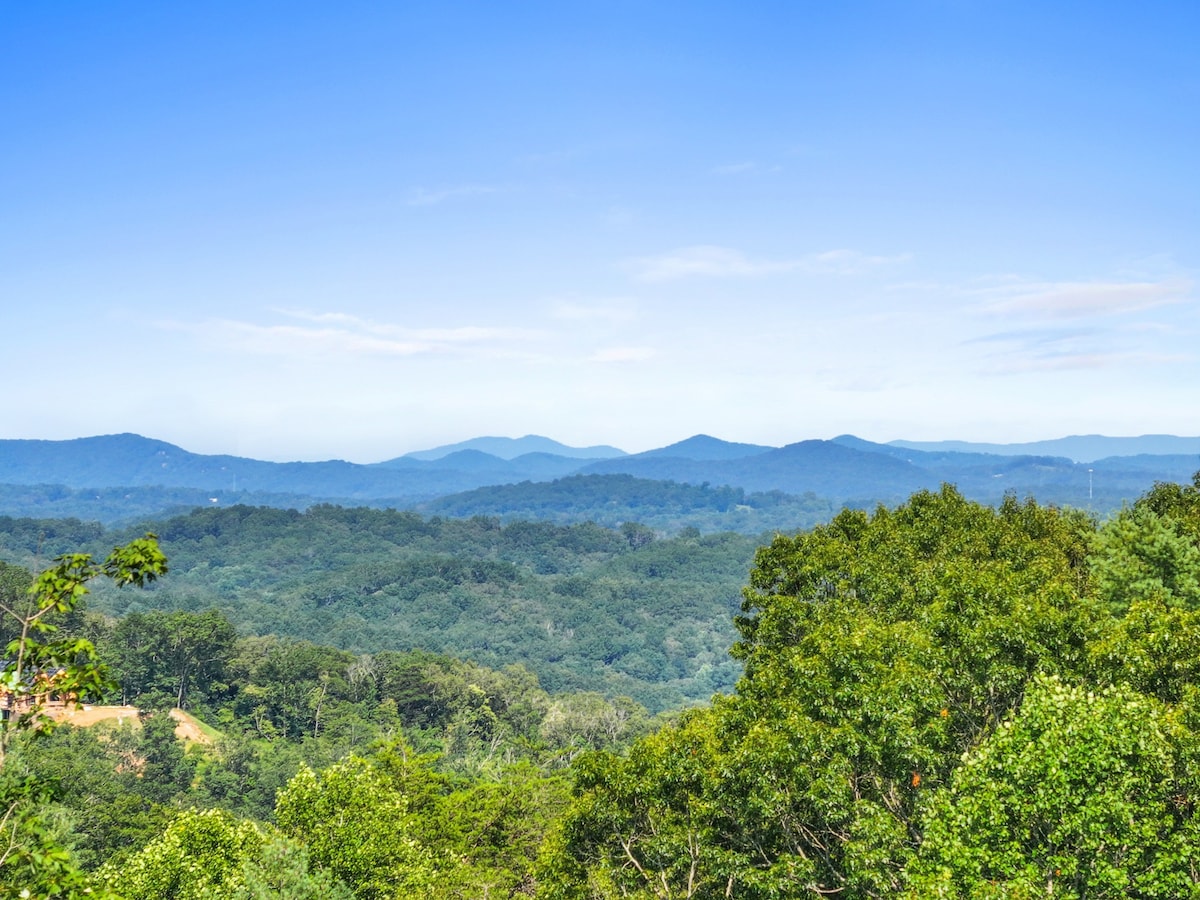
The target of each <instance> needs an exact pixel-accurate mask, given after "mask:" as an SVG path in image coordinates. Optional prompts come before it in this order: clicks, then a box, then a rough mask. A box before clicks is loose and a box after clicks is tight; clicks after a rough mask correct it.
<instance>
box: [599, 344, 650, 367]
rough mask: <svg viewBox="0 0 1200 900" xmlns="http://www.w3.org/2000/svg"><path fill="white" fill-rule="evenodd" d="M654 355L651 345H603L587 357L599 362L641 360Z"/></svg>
mask: <svg viewBox="0 0 1200 900" xmlns="http://www.w3.org/2000/svg"><path fill="white" fill-rule="evenodd" d="M653 356H654V350H653V348H651V347H604V348H601V349H600V350H597V351H596V352H595V353H593V354H592V355H591V356H590V357H589V358H588V359H589V361H591V362H599V363H625V362H643V361H645V360H647V359H650V358H651V357H653Z"/></svg>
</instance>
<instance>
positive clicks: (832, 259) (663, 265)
mask: <svg viewBox="0 0 1200 900" xmlns="http://www.w3.org/2000/svg"><path fill="white" fill-rule="evenodd" d="M908 259H910V256H909V255H908V254H902V255H898V256H870V255H868V254H865V253H861V252H859V251H857V250H827V251H824V252H822V253H812V254H808V255H806V256H800V257H796V258H794V259H775V260H772V259H756V258H752V257H749V256H747V255H746V254H745V253H743V252H742V251H741V250H735V249H733V248H730V247H720V246H716V245H713V244H699V245H695V246H691V247H682V248H680V249H678V250H673V251H671V252H670V253H665V254H662V255H661V256H648V257H641V258H638V259H634V260H631V261H630V262H629V263H627V264H626V267H627V268H628V270H629V271H630V272H631V273H632V274H633V276H634V277H635V278H637V279H638V280H639V281H646V282H662V281H675V280H678V279H681V278H696V277H699V278H731V277H734V278H737V277H741V278H745V277H757V276H763V275H773V274H777V273H781V272H796V271H799V272H805V273H809V274H835V275H852V274H857V273H859V272H862V271H864V270H867V269H870V268H874V267H876V266H881V265H887V264H892V263H901V262H906V261H907V260H908Z"/></svg>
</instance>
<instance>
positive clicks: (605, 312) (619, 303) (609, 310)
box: [550, 300, 637, 325]
mask: <svg viewBox="0 0 1200 900" xmlns="http://www.w3.org/2000/svg"><path fill="white" fill-rule="evenodd" d="M550 315H552V316H553V317H554V318H555V319H559V320H561V321H564V322H606V323H608V324H610V325H622V324H625V323H627V322H632V321H633V320H634V319H635V318H637V313H636V311H635V310H634V308H633V304H632V302H631V301H628V300H614V301H612V302H611V303H607V302H605V303H598V304H584V303H573V302H569V301H564V302H561V303H558V304H556V305H555V306H554V308H553V309H552V310H551V311H550Z"/></svg>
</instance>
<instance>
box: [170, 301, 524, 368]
mask: <svg viewBox="0 0 1200 900" xmlns="http://www.w3.org/2000/svg"><path fill="white" fill-rule="evenodd" d="M275 312H276V313H277V314H279V315H282V316H285V317H287V318H289V319H292V320H294V321H299V322H300V323H301V324H294V322H293V323H270V324H263V323H258V322H250V321H243V320H235V319H210V320H207V321H204V322H197V323H181V322H167V323H162V326H161V327H164V328H168V329H171V330H175V331H187V332H190V333H193V334H196V335H199V336H201V337H204V338H205V339H207V340H209V341H212V342H213V343H215V344H217V345H219V346H222V347H224V348H226V349H232V350H237V351H239V352H245V353H256V354H270V355H284V356H296V357H304V356H317V355H319V356H339V355H344V356H363V355H370V356H397V357H400V356H418V355H423V354H471V355H488V356H499V355H505V352H506V350H507V348H509V347H511V345H513V344H514V343H520V342H530V341H537V340H540V339H542V338H544V337H545V336H546V335H545V332H542V331H539V330H535V329H526V328H510V327H493V326H461V327H454V328H408V327H404V326H400V325H394V324H391V323H386V322H374V321H371V320H368V319H363V318H360V317H358V316H354V315H350V314H348V313H339V312H308V311H304V310H275Z"/></svg>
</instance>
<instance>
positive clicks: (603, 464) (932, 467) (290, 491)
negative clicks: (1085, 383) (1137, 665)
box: [0, 434, 1200, 527]
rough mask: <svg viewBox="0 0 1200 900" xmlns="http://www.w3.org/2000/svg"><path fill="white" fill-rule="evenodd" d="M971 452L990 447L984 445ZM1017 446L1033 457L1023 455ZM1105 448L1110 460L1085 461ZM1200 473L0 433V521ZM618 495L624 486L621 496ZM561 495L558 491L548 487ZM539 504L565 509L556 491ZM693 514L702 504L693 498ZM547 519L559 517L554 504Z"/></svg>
mask: <svg viewBox="0 0 1200 900" xmlns="http://www.w3.org/2000/svg"><path fill="white" fill-rule="evenodd" d="M979 447H987V448H989V449H988V450H987V452H983V451H981V450H979V449H977V448H979ZM485 448H487V449H485ZM1029 448H1033V449H1037V450H1039V451H1044V452H1038V453H1029V452H1021V451H1022V450H1024V449H1029ZM1157 451H1170V452H1157ZM1106 452H1107V453H1108V454H1109V455H1104V456H1100V455H1097V454H1101V453H1106ZM1198 469H1200V438H1185V437H1175V436H1170V435H1147V436H1145V437H1141V438H1110V437H1104V436H1100V435H1088V436H1080V437H1067V438H1061V439H1058V440H1055V441H1041V442H1037V443H1035V444H1011V445H976V444H969V443H964V442H957V441H944V442H912V441H893V442H890V443H887V444H879V443H874V442H871V441H866V440H863V439H861V438H857V437H854V436H853V435H842V436H840V437H837V438H834V439H833V440H828V441H825V440H809V441H800V442H798V443H795V444H788V445H787V446H784V447H767V446H762V445H758V444H742V443H734V442H730V441H723V440H719V439H717V438H714V437H710V436H708V435H696V436H694V437H690V438H688V439H686V440H683V441H679V442H678V443H675V444H671V445H668V446H666V447H661V448H657V449H654V450H649V451H646V452H644V453H636V454H626V453H623V452H622V451H621V450H618V449H617V448H615V447H609V446H598V447H585V448H577V447H568V446H566V445H564V444H560V443H558V442H557V441H552V440H550V439H549V438H544V437H538V436H536V435H528V436H526V437H523V438H518V439H513V438H496V437H486V438H477V439H475V440H473V441H464V442H462V443H461V444H453V445H447V446H445V447H438V448H435V449H433V450H428V451H422V452H418V453H410V454H407V455H404V456H400V457H396V458H395V459H390V460H387V461H385V462H381V463H374V464H370V465H362V464H356V463H349V462H344V461H340V460H331V461H326V462H290V463H274V462H264V461H262V460H254V459H247V458H244V457H237V456H224V455H202V454H195V453H190V452H188V451H187V450H184V449H182V448H180V447H177V446H175V445H174V444H169V443H166V442H164V441H157V440H153V439H150V438H145V437H141V436H140V435H136V434H118V435H106V436H101V437H89V438H79V439H76V440H68V441H37V440H0V513H5V514H9V515H38V516H63V515H74V516H78V517H80V518H97V519H100V520H102V521H107V522H113V521H122V520H129V519H133V518H138V517H144V516H147V515H151V514H153V513H154V512H155V511H166V510H176V509H179V508H181V507H187V506H194V505H197V504H198V503H204V504H211V503H220V504H222V505H226V504H230V503H238V502H241V503H252V504H261V505H271V506H293V507H301V508H302V507H305V506H309V505H312V504H314V503H319V502H332V503H339V504H342V505H371V506H395V507H404V508H421V507H423V506H424V507H429V508H430V509H432V508H434V507H435V506H437V505H438V504H437V503H435V501H444V500H445V498H447V497H448V496H451V495H458V494H461V493H463V492H475V493H473V494H472V496H471V498H464V500H462V501H456V502H454V503H449V504H446V503H445V502H442V503H441V507H442V508H443V509H449V508H451V507H452V508H454V509H455V512H456V513H460V514H462V513H464V511H465V514H474V513H473V512H472V511H471V510H472V504H473V503H478V509H479V512H480V514H487V515H496V514H500V515H508V514H509V513H511V514H512V515H519V514H522V513H523V512H524V513H525V514H528V515H530V516H531V517H536V510H537V508H538V506H539V505H541V507H543V508H544V507H545V504H546V503H547V502H550V501H547V499H546V498H547V496H548V495H547V493H546V492H545V491H544V490H540V489H538V488H537V485H539V484H544V483H545V482H550V481H555V480H557V479H566V478H568V477H571V478H572V479H573V480H572V481H571V482H570V483H569V485H568V487H570V489H571V491H569V492H568V493H571V492H574V493H576V494H578V495H579V496H585V495H586V496H587V497H588V498H589V499H588V500H587V501H586V502H582V501H581V503H580V505H579V506H578V508H574V509H573V512H572V515H575V516H577V517H578V518H587V517H588V514H589V509H592V512H593V517H594V518H597V520H606V521H607V520H608V519H611V518H612V516H613V515H614V510H613V509H612V508H607V511H606V512H605V515H604V516H600V515H598V513H597V510H598V509H599V507H598V506H597V504H601V503H602V502H603V485H602V484H601V483H597V482H592V483H588V482H586V481H584V480H580V478H581V477H582V478H585V479H586V478H597V479H600V478H604V477H607V476H614V475H622V476H633V477H634V478H635V479H639V480H641V481H645V482H647V483H652V482H664V481H669V482H675V483H679V484H687V485H695V486H707V487H712V488H717V487H726V486H728V487H731V488H736V489H739V490H741V491H744V492H748V493H749V494H760V495H766V494H768V493H771V492H776V493H782V494H787V495H792V496H796V497H802V496H807V497H809V500H808V501H806V503H807V507H808V508H812V506H813V504H812V502H811V498H812V497H814V496H815V497H817V498H821V499H822V500H825V501H828V504H829V508H837V507H840V506H842V505H847V504H849V505H867V506H869V505H873V504H875V503H880V502H882V503H896V502H899V501H901V500H903V499H904V498H905V497H907V496H908V495H909V494H911V493H912V492H913V491H915V490H919V489H921V488H936V487H938V486H939V485H940V484H942V483H943V482H951V483H954V484H956V485H957V486H958V488H959V489H960V490H961V491H962V492H963V493H964V494H966V495H967V496H969V497H972V498H974V499H977V500H980V501H982V502H989V503H990V502H996V501H998V500H999V499H1000V498H1001V497H1003V495H1004V494H1005V493H1006V492H1015V493H1016V494H1017V495H1018V496H1022V497H1023V496H1026V495H1029V494H1032V495H1033V496H1035V497H1037V499H1039V500H1040V501H1043V502H1049V503H1059V504H1069V505H1073V506H1080V507H1089V508H1092V509H1095V510H1096V511H1098V512H1104V511H1108V510H1111V509H1114V508H1119V507H1120V505H1121V504H1122V503H1124V502H1128V501H1131V500H1132V499H1134V498H1136V497H1137V496H1138V495H1139V494H1141V493H1142V492H1143V491H1145V490H1146V489H1147V488H1149V487H1150V486H1151V485H1152V484H1153V483H1154V482H1155V481H1187V480H1190V479H1191V477H1192V474H1193V473H1194V472H1195V471H1197V470H1198ZM614 484H615V483H614ZM522 485H527V487H524V488H523V487H522ZM492 486H510V487H509V489H507V490H505V491H504V492H503V493H502V494H496V493H491V494H489V492H488V491H487V490H482V492H480V491H481V489H487V488H489V487H492ZM631 490H632V489H631V488H630V486H629V485H628V484H626V483H623V486H622V492H623V496H624V495H630V491H631ZM562 495H563V491H561V490H560V491H558V492H557V494H556V496H560V497H561V496H562ZM650 495H656V494H655V492H654V491H650V492H649V494H648V496H650ZM710 499H711V498H710ZM553 502H556V503H560V504H562V503H568V505H569V498H568V499H560V500H556V501H553ZM691 502H693V501H691V500H689V503H691ZM697 502H699V501H697ZM722 502H724V501H722ZM589 504H591V506H590V507H589ZM700 505H701V506H712V504H711V503H709V502H708V501H707V500H706V501H704V502H703V503H701V504H700ZM718 505H719V504H718ZM734 505H735V506H739V507H742V508H744V507H747V506H752V505H753V503H750V502H748V501H747V502H742V501H739V502H738V503H736V504H734ZM558 513H559V514H560V518H561V513H562V509H559V510H558ZM747 527H750V526H747Z"/></svg>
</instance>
